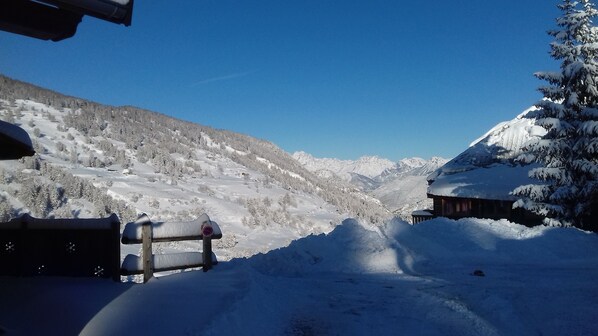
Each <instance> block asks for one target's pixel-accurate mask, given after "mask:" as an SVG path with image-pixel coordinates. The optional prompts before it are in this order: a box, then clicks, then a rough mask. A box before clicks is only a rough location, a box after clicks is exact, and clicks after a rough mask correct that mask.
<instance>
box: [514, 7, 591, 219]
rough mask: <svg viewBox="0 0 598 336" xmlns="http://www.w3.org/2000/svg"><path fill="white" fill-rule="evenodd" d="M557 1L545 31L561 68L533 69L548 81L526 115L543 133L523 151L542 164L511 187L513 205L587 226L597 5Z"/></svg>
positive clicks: (527, 157) (526, 156) (525, 155)
mask: <svg viewBox="0 0 598 336" xmlns="http://www.w3.org/2000/svg"><path fill="white" fill-rule="evenodd" d="M558 7H559V8H560V9H561V11H562V13H563V15H562V16H561V17H560V18H558V19H557V25H558V27H559V29H557V30H553V31H549V34H550V35H551V36H553V37H554V41H553V42H552V43H551V56H552V57H553V58H554V59H556V60H558V61H560V62H561V66H560V72H541V73H537V74H536V77H538V78H539V79H542V80H545V81H547V82H548V83H549V85H547V86H542V87H540V88H539V90H540V92H542V93H543V95H544V99H543V100H542V101H540V102H539V103H537V104H536V107H537V110H536V111H534V112H533V113H529V114H528V115H527V117H529V118H535V119H536V123H537V124H538V125H541V126H543V127H544V128H545V129H546V130H547V133H546V135H545V136H544V137H543V138H541V139H536V140H532V141H530V142H529V143H527V144H526V146H525V147H526V148H525V149H524V150H525V153H524V155H523V156H522V159H523V160H524V161H526V162H538V163H540V164H541V167H540V168H536V169H533V170H531V171H530V177H532V178H535V179H538V180H540V183H539V184H535V185H525V186H521V187H519V188H517V189H515V191H514V194H515V195H518V196H520V197H522V198H521V199H520V200H519V201H517V202H516V203H515V205H514V206H515V207H521V208H524V209H527V210H530V211H532V212H534V213H536V214H538V215H541V216H543V217H545V220H544V223H545V224H547V225H554V226H575V227H580V228H588V227H590V226H591V225H594V224H593V223H589V221H588V220H587V218H589V217H588V214H589V213H590V212H591V211H592V204H594V205H595V204H596V202H597V201H598V88H597V85H598V28H597V27H596V26H595V25H594V23H593V21H592V20H593V19H594V18H595V17H597V16H598V11H597V10H596V7H595V5H594V4H593V3H592V2H591V1H590V0H580V1H572V0H563V3H562V4H560V5H559V6H558ZM594 215H595V214H594ZM584 221H585V222H584Z"/></svg>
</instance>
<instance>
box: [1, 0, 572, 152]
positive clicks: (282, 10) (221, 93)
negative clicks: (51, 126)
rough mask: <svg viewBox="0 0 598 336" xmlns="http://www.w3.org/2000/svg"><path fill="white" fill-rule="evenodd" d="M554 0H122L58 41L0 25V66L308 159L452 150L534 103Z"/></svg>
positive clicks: (552, 65) (549, 63)
mask: <svg viewBox="0 0 598 336" xmlns="http://www.w3.org/2000/svg"><path fill="white" fill-rule="evenodd" d="M558 3H560V1H557V0H548V1H547V0H505V1H479V0H452V1H444V0H436V1H396V0H387V1H382V0H362V1H353V0H334V1H333V0H330V1H328V0H284V1H281V0H263V1H247V0H236V1H232V0H177V1H153V0H149V1H136V2H135V8H134V13H133V24H132V26H131V27H124V26H119V25H115V24H112V23H108V22H105V21H101V20H98V19H94V18H90V17H86V18H84V20H83V22H82V23H81V24H80V25H79V29H78V32H77V34H76V35H75V36H74V37H73V38H71V39H68V40H64V41H61V42H58V43H55V42H47V41H40V40H35V39H31V38H26V37H23V36H19V35H13V34H10V33H6V32H0V73H3V74H5V75H7V76H9V77H12V78H16V79H19V80H23V81H27V82H31V83H34V84H37V85H40V86H43V87H47V88H50V89H53V90H57V91H59V92H62V93H65V94H68V95H73V96H77V97H82V98H87V99H90V100H93V101H97V102H100V103H104V104H109V105H134V106H139V107H142V108H147V109H150V110H153V111H157V112H161V113H165V114H168V115H171V116H174V117H176V118H180V119H184V120H188V121H193V122H197V123H200V124H204V125H208V126H212V127H215V128H221V129H228V130H232V131H236V132H241V133H244V134H248V135H251V136H254V137H257V138H261V139H265V140H269V141H272V142H273V143H275V144H277V145H278V146H280V147H281V148H283V149H284V150H286V151H288V152H293V151H297V150H304V151H306V152H309V153H311V154H313V155H315V156H318V157H336V158H341V159H356V158H358V157H360V156H363V155H378V156H381V157H385V158H388V159H391V160H399V159H401V158H405V157H412V156H420V157H424V158H429V157H431V156H443V157H446V158H450V157H453V156H455V155H457V154H459V153H460V152H461V151H463V150H464V149H466V148H467V146H468V145H469V143H470V142H471V141H473V140H474V139H476V138H477V137H479V136H480V135H482V134H483V133H485V132H486V131H487V130H488V129H489V128H491V127H492V126H494V125H495V124H497V123H498V122H500V121H504V120H509V119H512V118H514V117H515V116H516V115H517V114H519V113H520V112H521V111H522V110H524V109H526V108H527V107H529V106H531V105H533V104H534V103H535V102H536V101H538V100H539V99H540V98H541V95H540V94H539V93H538V92H537V88H538V86H539V85H541V84H543V83H542V82H541V81H539V80H537V79H536V78H535V77H533V73H534V72H537V71H542V70H557V69H558V64H557V63H556V62H555V61H554V60H552V59H551V58H550V56H549V55H548V52H549V45H548V44H549V43H550V42H551V41H552V39H551V37H550V36H548V35H547V34H546V31H547V30H549V29H553V28H555V18H556V17H557V16H559V15H560V12H559V10H558V9H557V8H556V5H557V4H558Z"/></svg>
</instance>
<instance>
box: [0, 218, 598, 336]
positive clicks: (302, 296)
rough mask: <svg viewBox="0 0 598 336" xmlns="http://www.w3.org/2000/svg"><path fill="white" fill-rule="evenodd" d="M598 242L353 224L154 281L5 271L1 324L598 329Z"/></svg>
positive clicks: (103, 328) (17, 327)
mask: <svg viewBox="0 0 598 336" xmlns="http://www.w3.org/2000/svg"><path fill="white" fill-rule="evenodd" d="M223 231H224V232H225V234H226V228H223ZM597 247H598V236H597V235H596V234H594V233H587V232H584V231H580V230H577V229H562V228H548V227H535V228H527V227H524V226H521V225H517V224H513V223H510V222H507V221H504V220H502V221H492V220H481V219H463V220H459V221H452V220H447V219H434V220H431V221H428V222H424V223H421V224H418V225H416V226H411V225H409V224H406V223H404V222H401V221H392V222H389V223H387V224H386V225H384V226H382V227H375V226H370V225H365V224H362V223H359V222H357V221H355V220H352V219H347V220H345V221H343V222H342V223H341V224H340V225H338V226H337V227H336V228H335V229H334V230H333V231H332V232H330V233H329V234H320V235H311V236H308V237H305V238H302V239H298V240H296V241H294V242H292V243H291V244H290V245H289V246H287V247H284V248H280V249H277V250H273V251H270V252H268V253H266V254H258V255H255V256H253V257H250V258H242V259H233V260H231V261H228V262H220V263H219V264H218V265H216V266H215V267H214V269H213V270H211V271H209V272H207V273H204V272H201V271H200V272H198V271H189V272H184V273H179V274H174V275H169V276H163V277H158V278H154V279H152V280H150V281H149V282H148V283H147V284H145V285H141V284H133V283H122V284H119V283H114V282H111V281H107V280H99V279H71V278H43V277H40V278H10V277H0V302H2V305H1V306H0V326H2V328H3V330H4V331H5V332H6V333H7V334H9V335H10V334H21V335H26V334H76V333H79V332H81V334H83V335H128V334H141V333H145V334H156V335H158V334H169V335H255V334H260V335H365V334H372V335H395V334H406V335H415V334H417V335H422V334H424V335H532V334H535V335H596V334H598V326H596V324H595V319H596V317H597V316H598V300H597V299H598V282H596V281H595V279H596V278H597V277H598V267H597V266H598V255H597V254H596V253H595V251H596V249H597ZM215 252H216V254H218V251H215ZM474 274H478V275H474ZM479 275H483V276H479Z"/></svg>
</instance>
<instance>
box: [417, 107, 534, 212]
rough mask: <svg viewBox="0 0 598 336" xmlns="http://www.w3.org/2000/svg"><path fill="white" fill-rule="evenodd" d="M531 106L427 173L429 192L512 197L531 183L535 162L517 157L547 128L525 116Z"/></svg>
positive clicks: (506, 198)
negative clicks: (531, 140)
mask: <svg viewBox="0 0 598 336" xmlns="http://www.w3.org/2000/svg"><path fill="white" fill-rule="evenodd" d="M533 110H535V108H534V107H532V108H530V109H528V110H526V111H524V112H523V113H521V114H520V115H518V116H517V117H516V118H515V119H513V120H511V121H505V122H501V123H499V124H498V125H496V126H494V127H493V128H492V129H491V130H490V131H488V132H487V133H486V134H484V135H483V136H482V137H480V138H479V139H477V140H476V141H474V142H473V143H472V144H471V145H470V147H469V148H468V149H466V150H465V151H464V152H463V153H461V154H459V155H458V156H457V157H456V158H454V159H453V160H451V161H449V162H447V163H446V164H445V165H444V166H442V167H441V168H440V169H438V170H437V171H435V172H434V173H432V174H431V175H430V176H428V181H429V182H430V186H429V187H428V193H429V194H431V195H435V196H447V197H465V198H484V199H497V200H514V199H515V198H514V197H513V196H511V195H509V194H510V192H511V191H512V190H513V189H515V188H516V187H518V186H520V185H523V184H529V183H533V180H532V179H530V178H529V177H528V172H529V170H530V169H531V168H533V167H536V166H535V165H521V164H519V163H518V162H517V161H516V158H517V157H518V156H519V155H520V154H521V153H522V148H523V145H524V144H525V143H526V142H527V141H529V140H530V139H532V138H535V137H541V136H543V135H544V134H545V133H546V131H545V130H544V129H543V128H542V127H540V126H537V125H535V122H534V120H533V119H527V118H525V115H526V114H527V113H529V112H530V111H533Z"/></svg>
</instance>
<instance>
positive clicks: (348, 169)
mask: <svg viewBox="0 0 598 336" xmlns="http://www.w3.org/2000/svg"><path fill="white" fill-rule="evenodd" d="M293 158H294V159H295V160H297V161H299V163H301V164H302V165H303V166H304V167H305V168H306V169H307V170H309V171H312V172H314V173H316V174H318V175H320V176H323V177H330V176H332V175H331V173H332V174H334V175H336V176H338V177H340V178H342V179H344V180H345V181H350V180H351V179H352V177H353V175H354V174H358V175H362V176H365V177H368V178H370V179H373V178H375V177H377V176H379V175H380V174H382V173H383V172H384V171H385V170H388V169H394V168H395V167H396V163H394V162H392V161H390V160H387V159H383V158H379V157H377V156H364V157H361V158H359V159H358V160H355V161H353V160H339V159H331V158H315V157H313V156H312V155H310V154H308V153H305V152H302V151H300V152H295V153H293Z"/></svg>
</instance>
